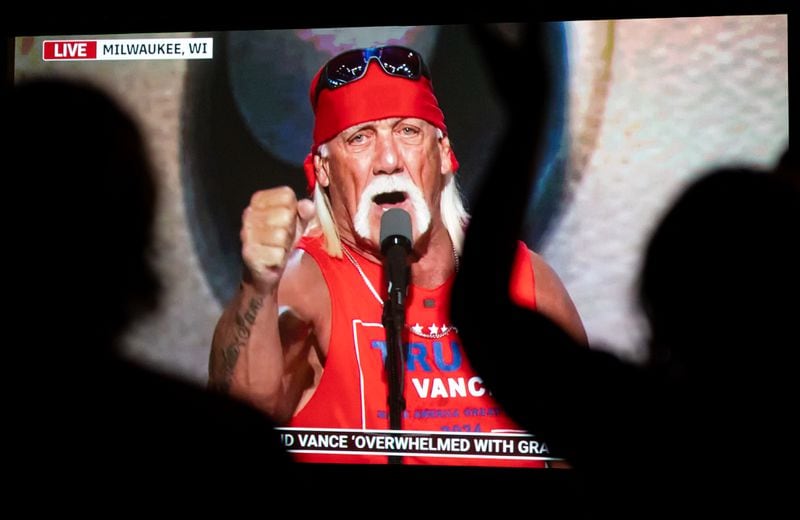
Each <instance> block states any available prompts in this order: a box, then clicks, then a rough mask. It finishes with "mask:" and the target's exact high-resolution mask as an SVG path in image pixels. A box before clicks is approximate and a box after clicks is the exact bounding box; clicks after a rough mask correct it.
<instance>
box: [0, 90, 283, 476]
mask: <svg viewBox="0 0 800 520" xmlns="http://www.w3.org/2000/svg"><path fill="white" fill-rule="evenodd" d="M4 101H5V113H6V114H7V119H6V123H7V124H8V125H9V126H8V128H7V132H6V135H7V136H8V135H10V147H9V151H10V152H11V155H13V156H14V157H15V158H16V164H18V165H20V170H19V173H20V175H19V177H20V181H21V182H20V184H21V188H22V189H20V190H18V191H17V195H18V196H19V197H20V199H21V200H22V201H25V202H26V203H27V207H26V209H25V210H24V211H23V212H21V213H20V214H19V215H18V217H17V220H16V222H13V224H14V225H15V226H16V228H15V232H14V233H15V235H16V236H15V239H16V240H15V250H16V255H15V260H16V264H15V269H16V271H11V272H16V274H17V275H19V276H20V279H21V281H22V282H23V284H24V285H23V290H22V291H21V293H20V294H19V295H18V298H16V299H15V300H14V302H13V304H14V305H15V306H16V308H17V309H18V310H19V311H20V316H19V319H18V320H17V321H15V322H14V327H15V328H17V330H20V331H25V334H26V335H27V341H26V342H25V343H24V348H19V349H15V351H14V359H16V360H17V361H16V364H15V365H14V369H13V370H14V373H13V374H12V377H13V379H14V381H15V385H14V386H15V387H16V388H18V389H24V392H22V393H21V397H20V398H19V399H17V400H16V402H15V406H16V407H19V410H18V411H19V414H18V417H17V421H16V423H15V424H16V426H17V431H18V432H19V434H20V437H21V443H20V444H21V449H22V453H23V454H24V457H25V470H26V471H28V472H30V475H31V476H32V477H34V478H37V477H40V476H42V475H49V476H50V477H59V478H58V480H59V486H62V487H64V486H65V487H67V488H68V487H69V486H74V485H78V482H83V479H87V480H88V481H89V482H91V483H92V484H93V485H96V486H108V487H112V488H113V487H116V486H117V485H118V484H119V483H120V482H121V481H128V480H134V479H142V481H143V482H148V483H150V484H152V483H153V482H161V483H164V482H175V483H177V482H183V483H185V482H187V481H188V482H196V481H202V480H205V479H208V477H209V475H210V474H211V473H213V472H217V471H219V472H232V470H237V469H243V468H251V467H252V468H262V469H264V470H269V468H276V467H281V468H282V467H286V466H288V464H289V461H288V458H287V456H286V455H285V453H284V452H283V450H281V449H280V447H279V443H278V440H277V433H276V432H275V431H274V430H273V429H272V424H271V423H270V422H269V421H268V420H267V419H266V418H265V417H264V416H262V415H261V414H260V413H258V412H256V411H254V410H252V409H250V408H249V407H248V406H245V405H244V404H242V403H239V402H235V401H233V400H231V399H229V398H228V397H227V396H221V395H214V394H211V393H209V392H207V391H206V390H205V389H203V388H200V387H196V386H194V385H190V384H189V383H185V382H183V381H179V380H177V379H173V378H172V377H169V376H167V375H163V374H160V373H157V372H154V371H151V370H149V369H146V368H144V367H142V366H140V365H138V364H136V363H133V362H131V361H128V360H126V359H125V358H124V357H123V355H122V353H121V351H120V345H119V342H120V339H121V337H122V334H123V333H124V331H125V330H126V329H127V327H128V326H129V325H130V324H131V323H132V322H134V321H135V320H136V319H138V318H140V317H142V316H144V315H145V314H146V313H148V312H150V311H152V310H153V309H155V307H156V306H157V302H158V297H159V281H158V277H157V274H156V272H155V271H154V269H153V266H152V264H151V258H150V257H151V255H152V253H153V245H154V244H153V219H154V215H155V204H156V195H157V193H156V185H155V181H154V178H153V173H152V170H151V167H150V164H149V161H148V159H147V154H146V153H145V149H144V146H143V141H142V138H141V136H140V133H139V130H138V128H137V126H136V124H135V123H134V122H133V121H132V120H131V119H130V117H129V116H128V115H127V114H126V113H125V112H124V111H122V110H121V109H120V107H118V106H117V105H116V104H115V103H114V102H113V101H112V100H111V99H110V98H109V97H108V96H107V95H106V94H104V93H102V92H101V91H100V90H98V89H96V88H95V87H91V86H88V85H84V84H78V83H70V82H65V81H56V80H38V81H32V82H28V83H23V84H19V85H17V86H14V87H12V89H10V90H9V91H8V92H7V97H6V99H5V100H4ZM76 468H80V471H81V473H80V474H81V475H82V476H83V477H82V478H81V479H77V480H76V479H72V478H69V479H64V478H63V477H65V476H69V475H72V474H73V473H75V472H76ZM141 470H145V471H146V473H145V474H144V475H145V476H142V473H141Z"/></svg>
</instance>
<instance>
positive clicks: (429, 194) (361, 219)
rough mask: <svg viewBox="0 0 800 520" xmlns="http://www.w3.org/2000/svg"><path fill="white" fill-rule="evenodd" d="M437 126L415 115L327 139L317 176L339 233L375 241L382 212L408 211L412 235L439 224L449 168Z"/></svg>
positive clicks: (445, 143)
mask: <svg viewBox="0 0 800 520" xmlns="http://www.w3.org/2000/svg"><path fill="white" fill-rule="evenodd" d="M437 132H438V131H437V128H436V127H434V126H433V125H431V124H430V123H428V122H426V121H423V120H422V119H417V118H391V119H381V120H378V121H369V122H366V123H362V124H359V125H356V126H353V127H351V128H348V129H346V130H344V131H343V132H341V133H340V134H339V135H338V136H336V137H335V138H333V139H332V140H331V141H329V142H328V150H329V155H328V157H327V158H324V159H320V162H319V168H318V179H319V181H320V182H321V184H322V185H323V186H328V187H329V195H330V199H331V209H332V211H333V218H334V220H335V221H336V225H337V227H338V229H339V232H340V233H341V234H342V235H343V237H344V238H346V239H347V238H350V239H351V240H354V239H356V237H359V238H361V239H363V240H366V241H368V242H370V243H372V244H373V245H374V246H378V245H379V233H380V221H381V216H382V215H383V212H384V211H386V210H388V209H390V208H401V209H404V210H406V211H407V212H408V213H409V214H410V215H411V227H412V234H413V240H414V241H415V242H416V240H417V239H418V238H419V237H420V236H422V235H424V234H425V233H427V232H428V231H430V230H431V229H432V226H441V217H440V213H439V199H440V195H441V191H442V187H443V186H444V175H443V174H444V173H447V172H448V171H449V167H450V161H449V143H448V141H447V139H446V138H444V139H439V138H438V135H437Z"/></svg>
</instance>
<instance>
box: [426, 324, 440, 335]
mask: <svg viewBox="0 0 800 520" xmlns="http://www.w3.org/2000/svg"><path fill="white" fill-rule="evenodd" d="M428 330H429V331H431V334H438V333H439V327H437V326H436V324H435V323H434V324H433V325H431V326H430V327H428Z"/></svg>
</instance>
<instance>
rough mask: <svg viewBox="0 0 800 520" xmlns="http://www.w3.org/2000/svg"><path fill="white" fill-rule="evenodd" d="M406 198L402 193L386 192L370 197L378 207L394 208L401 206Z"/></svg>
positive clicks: (405, 194) (404, 193) (406, 195)
mask: <svg viewBox="0 0 800 520" xmlns="http://www.w3.org/2000/svg"><path fill="white" fill-rule="evenodd" d="M407 198H408V194H407V193H406V192H404V191H387V192H384V193H378V194H377V195H375V196H374V197H372V202H374V203H375V204H377V205H378V206H395V205H397V204H402V203H403V202H405V201H406V199H407Z"/></svg>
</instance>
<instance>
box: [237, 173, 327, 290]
mask: <svg viewBox="0 0 800 520" xmlns="http://www.w3.org/2000/svg"><path fill="white" fill-rule="evenodd" d="M314 214H315V211H314V203H313V202H311V201H310V200H308V199H302V200H300V201H299V202H298V200H297V198H296V197H295V194H294V191H293V190H292V189H291V188H289V187H286V186H282V187H280V188H272V189H269V190H261V191H257V192H256V193H254V194H253V196H252V198H251V199H250V205H249V206H247V209H245V210H244V213H243V214H242V231H241V234H240V237H241V239H242V258H243V259H244V263H245V265H246V266H247V270H248V273H246V274H245V276H248V278H249V281H251V282H252V283H253V285H254V286H255V287H256V289H257V290H259V291H261V292H264V293H267V292H271V291H273V290H274V289H275V288H276V287H277V285H278V282H279V281H280V278H281V274H282V273H283V269H284V267H286V260H287V259H288V257H289V252H290V251H291V250H292V249H293V248H294V245H295V244H296V243H297V241H298V240H300V237H301V236H303V233H304V232H305V229H306V227H307V226H308V224H309V222H310V221H311V219H312V218H313V217H314Z"/></svg>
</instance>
